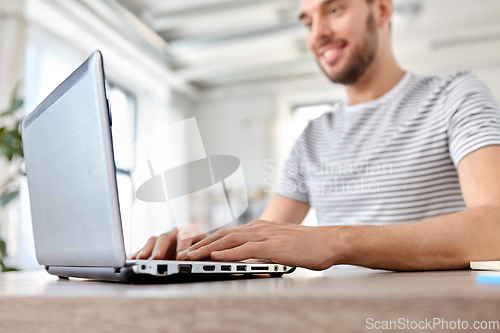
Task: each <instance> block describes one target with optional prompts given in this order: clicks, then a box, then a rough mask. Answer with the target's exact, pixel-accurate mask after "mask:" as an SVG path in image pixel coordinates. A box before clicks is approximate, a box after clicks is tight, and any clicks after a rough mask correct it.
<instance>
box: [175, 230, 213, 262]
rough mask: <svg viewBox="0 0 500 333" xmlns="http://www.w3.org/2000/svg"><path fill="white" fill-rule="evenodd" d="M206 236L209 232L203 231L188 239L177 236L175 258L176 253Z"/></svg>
mask: <svg viewBox="0 0 500 333" xmlns="http://www.w3.org/2000/svg"><path fill="white" fill-rule="evenodd" d="M208 236H209V234H206V233H204V234H201V235H198V236H195V237H192V238H188V239H180V237H177V249H176V255H177V259H179V257H178V255H179V253H180V252H182V251H185V250H187V249H188V248H189V247H190V246H191V245H193V244H196V243H198V242H199V241H201V240H202V239H205V238H207V237H208Z"/></svg>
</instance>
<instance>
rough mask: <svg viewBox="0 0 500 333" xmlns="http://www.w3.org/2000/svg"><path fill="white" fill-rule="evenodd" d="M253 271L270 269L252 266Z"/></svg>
mask: <svg viewBox="0 0 500 333" xmlns="http://www.w3.org/2000/svg"><path fill="white" fill-rule="evenodd" d="M251 270H252V271H267V270H268V268H267V266H252V268H251Z"/></svg>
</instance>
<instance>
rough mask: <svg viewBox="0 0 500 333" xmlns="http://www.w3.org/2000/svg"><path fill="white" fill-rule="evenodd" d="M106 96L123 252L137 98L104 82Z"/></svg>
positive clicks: (127, 228) (130, 196)
mask: <svg viewBox="0 0 500 333" xmlns="http://www.w3.org/2000/svg"><path fill="white" fill-rule="evenodd" d="M107 94H108V100H109V104H110V109H111V118H112V122H113V125H112V126H111V132H112V136H113V150H114V157H115V164H116V180H117V183H118V197H119V201H120V214H121V218H122V229H123V238H124V241H125V249H130V245H131V242H132V240H131V237H132V234H131V227H132V225H131V223H132V206H133V204H134V198H135V195H134V192H135V190H134V188H133V183H132V178H131V171H132V169H133V167H134V151H133V143H134V141H135V118H136V98H135V96H134V95H133V94H132V93H130V92H128V91H126V90H125V89H123V88H121V87H119V86H118V85H115V84H113V83H112V82H108V83H107Z"/></svg>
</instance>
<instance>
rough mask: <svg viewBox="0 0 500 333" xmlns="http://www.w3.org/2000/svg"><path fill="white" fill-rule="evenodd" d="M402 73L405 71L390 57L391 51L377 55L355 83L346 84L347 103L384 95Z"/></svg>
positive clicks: (360, 101)
mask: <svg viewBox="0 0 500 333" xmlns="http://www.w3.org/2000/svg"><path fill="white" fill-rule="evenodd" d="M381 59H385V61H382V60H381ZM404 74H405V72H404V71H403V70H402V69H401V68H400V67H399V66H398V64H397V63H396V61H395V60H394V58H393V57H392V53H391V54H390V55H385V56H380V55H378V56H377V57H376V58H375V59H374V60H373V62H372V64H371V65H370V67H368V69H367V70H366V72H365V73H364V74H363V76H361V77H360V78H359V80H358V81H356V83H354V84H351V85H347V86H346V90H347V95H348V97H349V105H353V104H359V103H364V102H369V101H372V100H374V99H377V98H379V97H381V96H383V95H385V94H386V93H388V92H389V91H390V90H391V89H392V88H394V86H395V85H396V84H397V83H398V82H399V81H400V80H401V79H402V78H403V76H404Z"/></svg>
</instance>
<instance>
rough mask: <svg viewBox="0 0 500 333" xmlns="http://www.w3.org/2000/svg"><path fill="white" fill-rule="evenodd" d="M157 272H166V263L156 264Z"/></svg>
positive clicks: (161, 273)
mask: <svg viewBox="0 0 500 333" xmlns="http://www.w3.org/2000/svg"><path fill="white" fill-rule="evenodd" d="M157 272H158V274H160V275H163V274H166V273H167V272H168V265H158V268H157Z"/></svg>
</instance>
